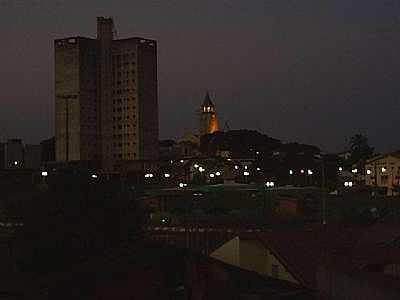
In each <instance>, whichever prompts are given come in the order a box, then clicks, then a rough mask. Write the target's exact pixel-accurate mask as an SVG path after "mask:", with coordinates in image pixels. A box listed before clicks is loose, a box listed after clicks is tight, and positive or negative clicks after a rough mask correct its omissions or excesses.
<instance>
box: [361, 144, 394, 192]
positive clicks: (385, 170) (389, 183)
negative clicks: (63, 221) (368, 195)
mask: <svg viewBox="0 0 400 300" xmlns="http://www.w3.org/2000/svg"><path fill="white" fill-rule="evenodd" d="M365 172H366V174H365V183H366V185H368V186H370V187H376V188H381V189H384V190H385V194H386V195H388V196H394V195H398V194H399V187H400V152H394V153H390V154H387V155H384V156H380V157H376V158H373V159H370V160H368V161H367V162H366V164H365Z"/></svg>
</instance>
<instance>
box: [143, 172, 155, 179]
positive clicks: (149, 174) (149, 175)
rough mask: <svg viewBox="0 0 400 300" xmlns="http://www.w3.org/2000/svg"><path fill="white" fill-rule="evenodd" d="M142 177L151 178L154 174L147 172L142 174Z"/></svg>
mask: <svg viewBox="0 0 400 300" xmlns="http://www.w3.org/2000/svg"><path fill="white" fill-rule="evenodd" d="M144 177H146V178H153V177H154V174H152V173H147V174H145V175H144Z"/></svg>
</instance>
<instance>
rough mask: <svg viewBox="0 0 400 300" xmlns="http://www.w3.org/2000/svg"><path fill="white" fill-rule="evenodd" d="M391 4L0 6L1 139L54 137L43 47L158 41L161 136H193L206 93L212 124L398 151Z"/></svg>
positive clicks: (305, 0)
mask: <svg viewBox="0 0 400 300" xmlns="http://www.w3.org/2000/svg"><path fill="white" fill-rule="evenodd" d="M399 12H400V2H399V1H398V0H393V1H390V0H388V1H385V0H331V1H321V0H292V1H289V0H271V1H268V0H264V1H261V0H248V1H245V0H232V1H222V0H221V1H220V0H212V1H206V0H202V1H191V0H182V1H178V0H176V1H175V0H163V1H152V0H145V1H134V0H130V1H118V0H114V1H103V0H97V1H72V0H69V1H57V0H48V1H39V0H37V1H34V0H32V1H18V0H0V20H1V26H0V37H1V42H0V43H1V44H0V45H1V46H0V61H1V67H0V83H1V84H0V101H1V102H0V103H1V106H0V139H5V138H7V137H20V138H22V139H23V140H24V141H25V142H31V143H32V142H35V143H38V142H39V141H40V140H42V139H45V138H48V137H50V136H52V135H53V134H54V125H53V123H54V116H53V114H54V49H53V40H54V39H56V38H62V37H67V36H76V35H80V36H88V37H95V36H96V17H97V16H112V17H113V18H114V22H115V24H116V27H117V31H118V35H119V37H120V38H123V37H131V36H143V37H146V38H153V39H156V40H157V41H158V59H159V64H158V72H159V119H160V138H162V139H164V138H177V137H180V136H182V135H184V134H185V133H188V132H192V131H194V130H196V128H197V124H198V116H197V114H196V110H197V109H198V108H199V106H200V104H201V102H202V100H203V98H204V95H205V92H206V90H209V91H210V95H211V97H212V99H213V101H214V103H215V104H216V108H217V113H218V116H219V118H220V123H221V125H222V127H224V126H223V125H224V123H225V121H227V122H228V123H229V126H230V128H231V129H240V128H248V129H256V130H259V131H261V132H263V133H265V134H267V135H269V136H272V137H275V138H279V139H281V140H282V141H285V142H289V141H298V142H303V143H310V144H315V145H318V146H320V147H321V148H322V149H323V150H324V151H330V152H331V151H340V150H343V149H344V147H345V141H346V138H349V137H350V136H351V135H353V134H355V133H359V132H360V133H363V134H366V135H367V136H368V137H369V140H370V143H371V144H372V145H373V146H375V147H376V148H377V149H378V150H380V151H391V150H396V149H400V139H399V138H398V135H397V126H398V124H399V121H398V120H399V116H400V102H399V98H400V84H399V80H400V14H399Z"/></svg>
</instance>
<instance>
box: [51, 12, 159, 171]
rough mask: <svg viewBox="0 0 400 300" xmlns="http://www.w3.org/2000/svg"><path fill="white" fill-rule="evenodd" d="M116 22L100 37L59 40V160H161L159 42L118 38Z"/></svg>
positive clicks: (106, 24) (106, 23) (104, 24)
mask: <svg viewBox="0 0 400 300" xmlns="http://www.w3.org/2000/svg"><path fill="white" fill-rule="evenodd" d="M114 31H115V30H114V23H113V20H112V19H111V18H104V17H99V18H97V38H96V39H92V38H84V37H71V38H63V39H57V40H55V91H56V92H55V94H56V95H55V102H56V105H55V106H56V118H55V119H56V124H55V126H56V160H57V161H79V160H81V161H82V160H83V161H99V162H101V165H102V167H103V168H105V169H112V168H113V166H114V164H115V162H116V161H125V160H127V161H129V160H142V159H150V160H151V159H156V158H157V156H158V95H157V94H158V93H157V44H156V41H154V40H149V39H143V38H139V37H134V38H127V39H114Z"/></svg>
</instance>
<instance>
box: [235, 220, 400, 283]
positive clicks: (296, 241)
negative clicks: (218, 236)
mask: <svg viewBox="0 0 400 300" xmlns="http://www.w3.org/2000/svg"><path fill="white" fill-rule="evenodd" d="M240 237H241V238H242V239H254V238H256V239H257V240H259V241H260V242H261V243H262V244H263V245H264V246H265V247H266V248H267V249H268V250H269V251H271V252H272V253H273V254H274V255H275V256H276V257H277V258H278V259H279V260H280V262H281V263H282V264H283V265H284V266H285V268H286V269H287V270H288V271H289V272H290V273H291V274H292V275H293V276H294V277H295V278H296V279H297V280H299V282H300V283H302V284H303V285H305V286H307V287H310V288H315V286H316V274H317V272H318V270H319V268H320V267H321V265H324V264H326V263H328V262H329V263H328V264H329V265H331V266H334V267H335V268H340V269H341V270H345V271H346V272H352V273H354V272H355V273H359V272H360V271H362V270H363V268H365V267H366V266H368V265H384V264H394V263H396V264H399V263H400V247H398V245H396V244H395V241H398V240H399V239H400V226H388V225H386V224H377V225H373V226H370V227H368V228H361V227H353V228H343V227H342V228H340V227H337V228H328V229H327V230H322V228H319V229H318V228H317V229H315V228H314V229H310V230H307V229H299V230H276V231H270V232H263V233H258V234H257V235H256V236H254V235H253V236H252V237H251V236H240ZM381 276H385V275H383V274H381ZM382 280H384V279H382Z"/></svg>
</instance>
